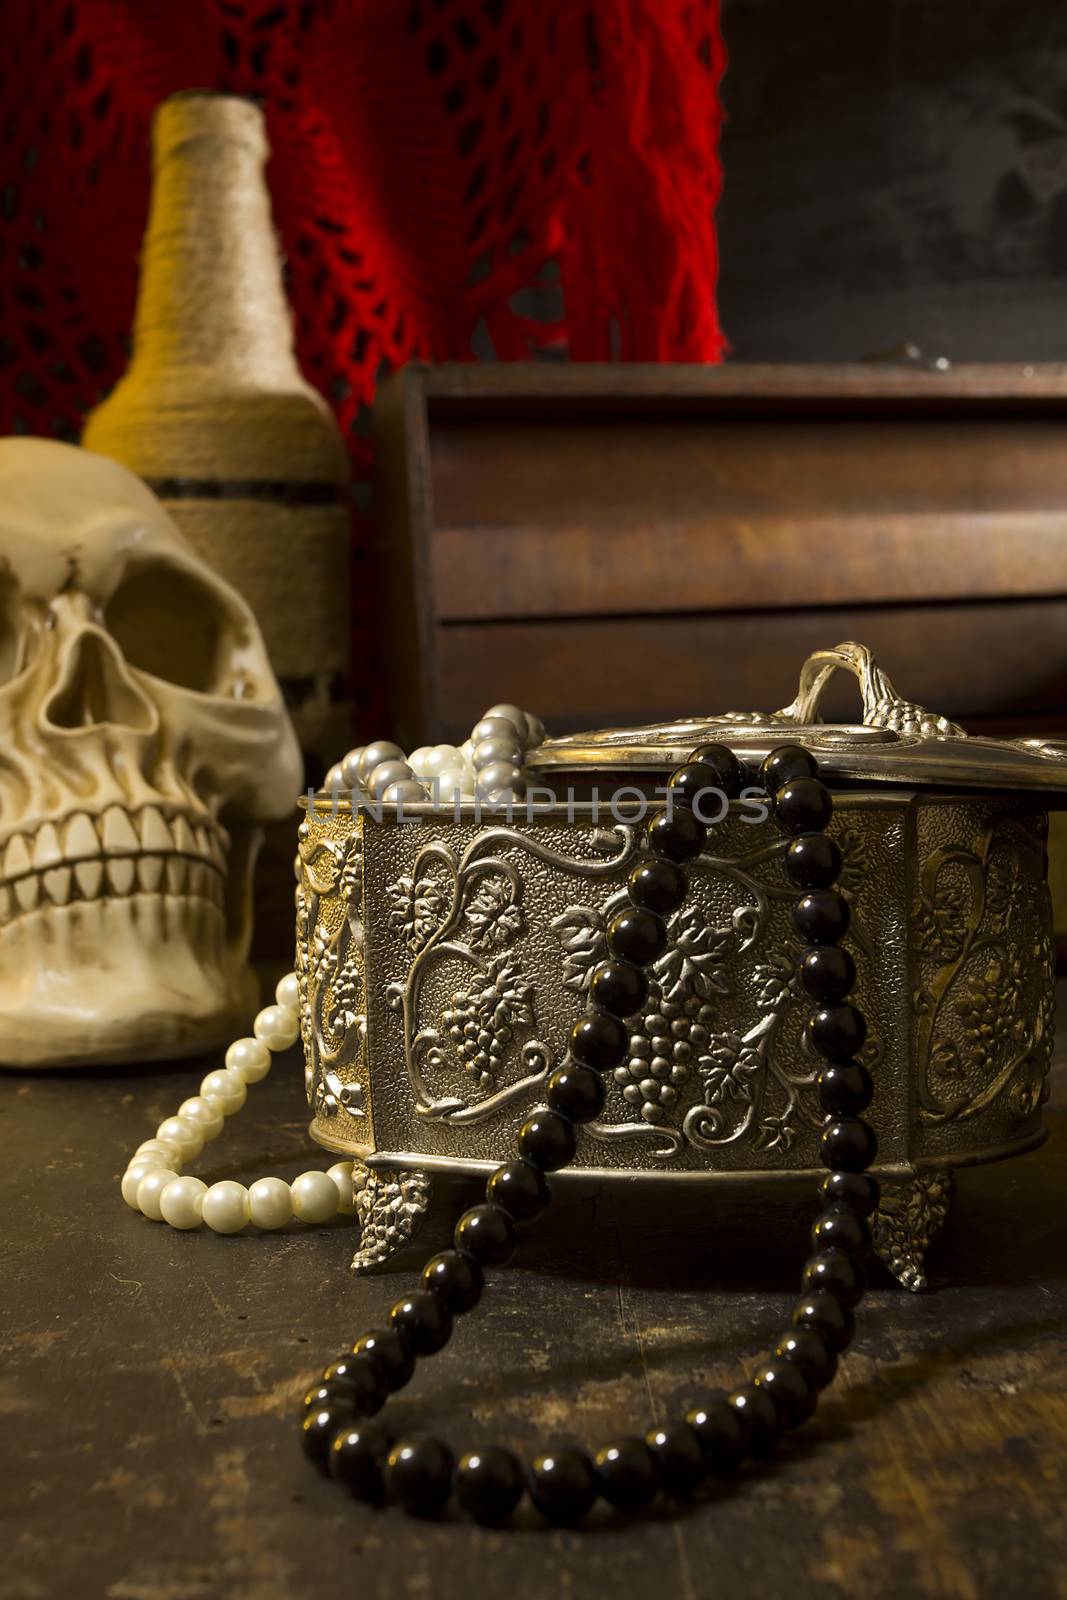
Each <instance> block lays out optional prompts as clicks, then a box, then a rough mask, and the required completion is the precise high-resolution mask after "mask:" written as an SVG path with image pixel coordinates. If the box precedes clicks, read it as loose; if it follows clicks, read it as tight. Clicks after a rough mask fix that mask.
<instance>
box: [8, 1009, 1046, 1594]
mask: <svg viewBox="0 0 1067 1600" xmlns="http://www.w3.org/2000/svg"><path fill="white" fill-rule="evenodd" d="M1062 1009H1063V1008H1062V1006H1061V1012H1062ZM1058 1061H1059V1063H1060V1065H1059V1067H1058V1069H1057V1076H1058V1079H1059V1087H1058V1093H1057V1094H1056V1095H1054V1099H1053V1103H1052V1106H1051V1107H1050V1110H1049V1117H1048V1122H1049V1127H1050V1130H1051V1137H1050V1139H1049V1142H1048V1143H1047V1144H1046V1146H1045V1147H1044V1148H1043V1149H1042V1150H1041V1151H1039V1152H1038V1153H1037V1154H1035V1155H1032V1156H1028V1157H1026V1158H1024V1159H1022V1160H1019V1161H1016V1162H1013V1163H1008V1164H1005V1165H1003V1166H999V1167H986V1168H982V1169H975V1170H969V1171H966V1172H964V1173H963V1174H962V1175H961V1183H960V1194H959V1198H958V1201H957V1205H956V1210H955V1212H954V1215H953V1217H952V1219H951V1220H950V1223H949V1226H948V1228H947V1230H946V1232H945V1234H944V1235H943V1237H942V1240H941V1242H940V1243H939V1245H938V1246H936V1247H935V1250H934V1251H933V1253H932V1260H931V1269H932V1271H931V1277H932V1283H933V1289H932V1291H931V1292H929V1293H927V1294H925V1295H921V1296H912V1295H909V1294H906V1293H905V1292H904V1291H902V1290H900V1289H898V1288H897V1287H895V1286H894V1285H892V1284H891V1283H890V1282H889V1281H888V1279H887V1278H885V1277H884V1275H882V1274H881V1272H880V1270H879V1273H878V1276H877V1279H876V1285H875V1288H874V1290H873V1292H872V1293H871V1294H870V1296H869V1298H868V1300H867V1301H866V1302H865V1303H864V1306H863V1307H862V1311H861V1321H860V1332H859V1335H858V1337H857V1340H856V1343H855V1346H854V1347H853V1349H852V1350H851V1351H850V1353H849V1354H848V1356H847V1358H846V1359H845V1361H844V1363H843V1366H842V1370H841V1373H840V1376H839V1378H838V1380H837V1382H836V1383H835V1385H834V1387H833V1388H832V1389H831V1390H830V1392H829V1394H828V1396H827V1397H826V1400H825V1402H824V1404H823V1406H822V1408H821V1409H820V1411H819V1414H818V1416H817V1418H816V1419H814V1420H813V1421H812V1422H810V1423H809V1424H808V1425H807V1426H806V1427H805V1428H803V1429H802V1430H801V1431H800V1432H799V1433H798V1434H796V1435H794V1436H793V1437H792V1439H791V1441H790V1442H789V1443H788V1445H787V1446H786V1447H785V1448H784V1449H783V1450H782V1451H781V1452H780V1454H779V1455H778V1456H777V1457H776V1458H775V1459H774V1461H773V1462H772V1463H771V1464H770V1465H769V1466H767V1467H765V1468H764V1469H763V1470H761V1471H758V1472H753V1473H751V1474H745V1475H744V1476H742V1477H741V1478H740V1479H739V1480H738V1481H736V1482H735V1483H732V1484H729V1485H727V1486H725V1487H719V1488H716V1489H714V1490H712V1491H711V1492H710V1493H708V1494H707V1496H706V1497H704V1498H702V1499H700V1500H699V1501H698V1502H697V1503H695V1504H693V1505H692V1506H689V1507H686V1508H684V1509H680V1510H678V1511H676V1512H674V1513H670V1512H668V1511H667V1510H666V1509H664V1510H662V1511H660V1512H659V1513H658V1514H657V1515H656V1516H654V1517H653V1518H652V1519H651V1520H645V1521H642V1522H638V1523H633V1524H627V1523H624V1522H620V1521H614V1520H612V1519H610V1518H609V1517H607V1516H606V1515H605V1516H604V1517H603V1518H601V1517H600V1516H599V1515H596V1516H594V1518H592V1519H591V1522H590V1525H588V1526H587V1527H586V1529H585V1530H583V1531H581V1532H570V1531H566V1532H565V1531H556V1530H552V1529H546V1528H544V1527H543V1526H541V1525H536V1526H535V1524H534V1522H533V1520H532V1519H531V1521H530V1522H529V1523H528V1524H524V1525H523V1526H522V1527H520V1528H519V1529H517V1530H515V1531H510V1530H509V1531H488V1530H484V1529H481V1528H477V1527H474V1526H472V1525H471V1524H469V1523H466V1522H460V1521H454V1522H441V1523H432V1522H424V1523H418V1522H412V1521H410V1520H408V1519H406V1518H405V1517H403V1516H402V1515H401V1514H399V1513H398V1512H395V1511H385V1512H380V1511H375V1510H372V1509H368V1508H364V1507H362V1506H359V1505H357V1504H355V1503H353V1502H351V1501H349V1500H348V1498H347V1497H346V1495H345V1494H344V1492H343V1491H342V1490H340V1489H339V1488H338V1487H337V1486H336V1485H334V1484H332V1483H329V1482H326V1481H323V1480H321V1479H319V1478H317V1477H316V1476H315V1474H314V1473H313V1472H312V1470H311V1469H310V1467H308V1465H307V1463H306V1462H305V1461H304V1460H303V1458H302V1456H301V1455H300V1453H299V1450H298V1446H297V1442H296V1433H295V1418H296V1412H297V1410H298V1408H299V1403H300V1397H301V1394H302V1392H303V1389H304V1387H305V1385H306V1383H307V1381H308V1380H309V1379H310V1378H311V1377H312V1376H313V1375H314V1374H315V1371H316V1369H317V1368H318V1367H320V1366H321V1365H322V1364H323V1363H324V1362H325V1361H326V1360H328V1359H330V1358H332V1357H333V1356H334V1355H335V1354H337V1353H339V1351H340V1350H341V1349H342V1348H343V1346H344V1345H345V1344H346V1343H348V1342H350V1341H351V1339H352V1338H354V1337H355V1336H356V1335H357V1334H359V1333H360V1332H362V1331H363V1330H364V1329H365V1328H367V1327H369V1326H372V1325H374V1324H375V1323H379V1322H380V1320H381V1318H382V1316H383V1314H384V1312H385V1310H386V1308H387V1307H388V1305H389V1304H390V1303H391V1301H392V1300H393V1299H394V1298H395V1297H396V1295H397V1294H398V1293H399V1292H400V1291H402V1290H404V1289H408V1288H410V1287H412V1286H413V1285H414V1284H415V1282H416V1274H417V1271H418V1268H419V1266H420V1265H421V1262H422V1260H423V1259H424V1257H425V1256H426V1255H427V1254H428V1248H429V1246H430V1244H431V1243H433V1242H434V1241H437V1242H443V1241H444V1238H445V1236H446V1234H447V1231H448V1226H449V1218H450V1217H451V1216H453V1215H454V1211H455V1208H457V1207H459V1206H460V1205H461V1204H462V1203H463V1201H464V1199H465V1198H466V1197H467V1195H468V1194H469V1191H465V1190H462V1189H460V1190H457V1191H453V1192H451V1193H447V1194H445V1195H443V1196H440V1197H439V1199H438V1202H437V1204H436V1206H435V1208H434V1216H433V1218H432V1221H431V1223H430V1224H429V1225H428V1227H427V1229H426V1230H425V1231H424V1233H423V1236H422V1238H421V1240H419V1241H418V1242H417V1243H416V1244H415V1245H414V1246H413V1247H411V1248H410V1249H409V1250H408V1251H407V1252H406V1254H405V1255H404V1256H402V1257H400V1258H399V1259H398V1261H397V1263H396V1264H395V1265H394V1267H393V1269H392V1270H391V1271H389V1272H387V1273H385V1274H383V1275H380V1276H378V1277H373V1278H369V1279H356V1278H354V1277H352V1276H351V1274H350V1273H349V1272H348V1260H349V1257H350V1256H351V1253H352V1249H353V1243H354V1238H353V1230H352V1228H351V1226H350V1225H349V1223H348V1222H346V1221H342V1222H339V1223H338V1224H336V1225H335V1226H332V1227H330V1228H326V1229H319V1230H308V1231H300V1230H298V1229H296V1228H295V1227H294V1229H293V1231H291V1232H287V1233H285V1234H282V1235H280V1236H256V1235H253V1234H249V1235H248V1236H247V1237H245V1236H239V1237H235V1238H218V1237H215V1236H213V1235H211V1234H208V1233H199V1232H198V1233H191V1234H177V1233H174V1232H172V1231H170V1230H169V1229H167V1228H165V1227H162V1226H158V1225H153V1224H151V1223H149V1222H147V1221H145V1220H144V1219H143V1218H139V1217H137V1216H135V1215H134V1214H133V1213H132V1212H130V1211H128V1210H127V1209H126V1208H125V1207H124V1206H123V1204H122V1201H121V1199H120V1197H119V1193H118V1180H119V1177H120V1175H121V1172H122V1170H123V1168H124V1165H125V1158H126V1154H127V1152H128V1151H129V1150H131V1149H132V1148H133V1146H134V1145H135V1144H136V1143H138V1142H139V1141H140V1140H141V1139H143V1138H146V1137H148V1136H149V1134H150V1133H151V1131H152V1129H153V1128H154V1126H155V1124H156V1123H157V1122H158V1121H159V1119H160V1118H161V1117H162V1116H164V1115H168V1114H170V1113H171V1112H172V1111H173V1109H174V1108H175V1107H176V1105H177V1104H178V1102H179V1101H180V1100H181V1099H182V1098H183V1096H184V1095H185V1094H187V1093H189V1092H190V1090H189V1083H190V1080H191V1078H192V1076H193V1074H192V1072H191V1070H190V1069H189V1068H188V1067H186V1068H184V1069H182V1070H174V1069H170V1068H167V1069H161V1070H148V1071H143V1072H141V1073H138V1074H133V1073H125V1072H123V1073H120V1072H114V1073H110V1074H96V1075H93V1076H91V1077H90V1076H86V1075H80V1074H73V1073H71V1074H62V1075H55V1076H44V1075H42V1076H39V1077H37V1078H34V1079H30V1078H26V1077H22V1078H19V1077H16V1076H6V1077H4V1078H3V1079H2V1080H0V1107H2V1110H3V1117H2V1120H0V1129H2V1140H3V1143H2V1151H3V1158H2V1162H0V1191H2V1198H0V1208H2V1214H3V1217H4V1222H5V1225H4V1230H3V1234H4V1243H3V1257H2V1259H3V1285H4V1290H3V1305H2V1308H0V1339H2V1345H3V1364H2V1367H0V1406H2V1410H3V1414H4V1428H3V1438H4V1469H3V1474H2V1487H0V1495H2V1502H0V1515H2V1523H0V1528H2V1545H3V1548H4V1549H5V1550H6V1555H5V1556H4V1557H3V1559H2V1560H0V1596H2V1597H3V1600H31V1597H32V1600H38V1597H47V1600H65V1597H66V1596H78V1597H85V1600H93V1597H97V1596H99V1597H106V1600H202V1597H212V1600H214V1597H226V1600H230V1597H232V1600H283V1597H284V1600H289V1597H293V1600H320V1597H321V1600H326V1597H327V1596H329V1597H331V1600H332V1597H333V1596H335V1595H339V1594H351V1595H353V1596H367V1597H370V1600H378V1597H382V1600H385V1597H387V1596H388V1597H393V1596H396V1597H408V1596H412V1597H423V1596H431V1595H432V1596H434V1597H439V1600H452V1597H453V1596H457V1597H458V1596H460V1595H464V1596H466V1595H471V1596H475V1597H477V1600H495V1597H497V1596H508V1597H509V1600H520V1597H526V1596H530V1597H541V1596H546V1597H547V1596H549V1595H558V1596H564V1597H570V1596H586V1595H588V1596H594V1595H596V1596H600V1595H606V1596H618V1597H619V1600H627V1597H631V1596H640V1595H642V1594H643V1593H645V1592H648V1591H649V1590H650V1589H654V1590H655V1591H656V1593H657V1594H664V1595H670V1596H678V1597H679V1600H703V1597H704V1596H717V1595H724V1596H730V1597H731V1600H738V1597H740V1600H747V1597H764V1596H767V1597H776V1596H779V1595H782V1596H784V1595H789V1596H799V1597H802V1596H808V1595H811V1596H818V1597H819V1600H827V1597H835V1596H848V1597H849V1600H851V1597H853V1596H855V1595H863V1596H865V1597H867V1600H881V1597H885V1600H899V1597H901V1596H922V1597H926V1596H938V1597H940V1596H952V1597H957V1596H959V1597H962V1600H984V1597H986V1596H993V1595H996V1596H997V1597H998V1600H1010V1597H1012V1596H1021V1597H1025V1600H1045V1597H1054V1596H1060V1597H1062V1596H1067V1532H1065V1527H1064V1521H1065V1500H1067V1496H1065V1486H1067V1362H1065V1347H1067V1337H1065V1330H1067V1207H1065V1204H1064V1181H1063V1180H1064V1176H1065V1174H1067V1109H1056V1103H1057V1100H1058V1101H1059V1104H1060V1105H1061V1106H1064V1107H1067V1093H1065V1092H1064V1090H1067V1052H1065V1050H1064V1048H1063V1047H1062V1046H1061V1047H1060V1049H1059V1052H1058ZM305 1121H306V1113H305V1107H304V1102H303V1097H302V1072H301V1069H300V1065H299V1062H298V1061H297V1059H296V1057H295V1054H291V1055H290V1056H289V1057H287V1058H285V1060H284V1062H283V1063H280V1064H279V1066H278V1068H276V1071H275V1073H274V1075H273V1076H272V1078H271V1079H270V1080H268V1081H267V1082H266V1083H264V1084H262V1085H259V1086H257V1087H256V1088H255V1089H254V1090H253V1093H252V1096H251V1097H250V1109H248V1110H246V1112H245V1113H244V1115H243V1116H242V1117H240V1118H238V1120H237V1122H236V1123H235V1124H234V1125H233V1127H232V1131H231V1132H230V1133H229V1134H228V1135H226V1136H224V1138H223V1140H222V1141H221V1143H220V1144H218V1145H215V1146H213V1147H212V1149H211V1154H210V1157H209V1160H208V1162H207V1164H206V1166H204V1167H203V1168H202V1172H203V1175H204V1176H205V1177H207V1178H208V1179H209V1181H210V1179H211V1178H212V1177H219V1176H222V1175H224V1174H229V1173H234V1174H235V1175H238V1176H243V1177H245V1178H247V1179H248V1180H249V1181H250V1179H251V1177H252V1176H253V1175H255V1174H259V1173H263V1172H265V1171H271V1170H274V1171H278V1172H280V1173H282V1174H283V1175H285V1176H293V1175H295V1173H296V1172H298V1171H300V1170H302V1169H303V1167H305V1166H311V1165H315V1164H321V1157H320V1156H319V1155H318V1154H317V1153H316V1154H315V1155H313V1156H311V1157H310V1158H308V1156H307V1154H306V1135H305V1132H304V1127H305ZM798 1201H799V1202H800V1203H798ZM809 1215H810V1196H807V1195H804V1194H803V1193H801V1195H800V1196H796V1195H792V1194H790V1193H788V1192H787V1191H782V1190H779V1189H777V1188H775V1189H772V1190H771V1191H770V1192H767V1191H764V1192H762V1193H761V1192H759V1191H746V1192H744V1193H738V1194H735V1195H732V1196H731V1197H730V1198H729V1199H726V1198H723V1197H721V1196H720V1195H719V1194H718V1193H716V1194H715V1195H712V1196H708V1197H707V1198H706V1199H703V1200H699V1199H698V1200H692V1199H691V1200H688V1201H687V1202H686V1206H685V1210H684V1212H683V1211H682V1210H680V1209H679V1208H678V1207H677V1206H675V1205H673V1204H672V1205H670V1206H667V1205H663V1206H662V1207H661V1208H659V1209H657V1210H656V1211H653V1210H651V1208H650V1205H649V1202H648V1200H647V1199H635V1198H627V1199H625V1200H618V1199H616V1200H610V1201H609V1199H608V1198H607V1197H606V1196H603V1195H602V1196H599V1197H596V1198H586V1199H582V1200H575V1201H572V1202H571V1203H569V1204H565V1203H562V1202H558V1203H557V1206H556V1207H554V1208H553V1213H550V1216H549V1218H547V1219H545V1222H544V1226H543V1227H542V1228H541V1229H540V1230H539V1231H537V1232H535V1233H534V1234H532V1235H531V1237H530V1240H529V1244H528V1245H527V1246H526V1247H525V1248H524V1250H523V1251H522V1253H521V1258H520V1260H519V1261H518V1262H517V1264H515V1265H513V1266H512V1267H510V1268H508V1269H505V1270H502V1271H499V1272H498V1273H496V1274H495V1275H494V1278H493V1280H492V1288H491V1291H490V1292H488V1293H487V1294H486V1296H485V1298H484V1300H483V1302H482V1305H481V1307H480V1308H479V1310H478V1311H477V1312H476V1313H474V1314H473V1315H472V1316H471V1317H468V1318H466V1319H464V1321H463V1322H462V1324H461V1329H460V1331H459V1333H458V1334H457V1336H456V1337H455V1338H454V1339H453V1341H452V1343H451V1344H450V1345H449V1347H448V1348H447V1349H446V1350H445V1352H444V1353H443V1354H442V1355H440V1356H439V1357H438V1358H437V1359H436V1360H435V1361H434V1362H433V1363H432V1364H427V1365H426V1366H425V1367H424V1368H423V1369H422V1372H421V1374H420V1376H419V1378H418V1379H417V1380H416V1382H415V1384H413V1385H412V1387H411V1389H409V1390H407V1391H405V1392H404V1395H403V1397H402V1398H400V1399H399V1400H398V1402H396V1403H395V1415H396V1417H397V1420H398V1422H400V1423H402V1424H403V1419H404V1418H405V1417H408V1418H410V1419H412V1423H414V1421H415V1419H418V1422H419V1423H420V1424H422V1423H431V1424H434V1425H437V1424H441V1425H444V1426H447V1428H448V1431H449V1433H450V1436H451V1438H452V1439H453V1440H454V1441H455V1442H456V1443H458V1444H460V1445H464V1444H467V1443H468V1442H473V1441H474V1440H475V1439H477V1438H484V1437H485V1436H486V1434H487V1433H492V1434H493V1435H497V1436H506V1437H509V1438H510V1439H511V1441H512V1442H513V1443H516V1444H518V1445H520V1446H529V1445H530V1444H532V1442H533V1440H534V1438H535V1437H536V1436H538V1435H540V1434H544V1433H548V1434H551V1435H554V1436H555V1437H557V1438H558V1437H560V1436H561V1435H571V1436H576V1437H578V1438H580V1439H581V1440H583V1441H585V1442H587V1443H591V1442H594V1441H598V1440H602V1439H603V1438H604V1437H605V1436H607V1435H609V1434H611V1433H613V1432H624V1431H632V1430H633V1429H634V1428H635V1426H636V1427H639V1428H644V1427H645V1426H647V1425H648V1423H649V1422H650V1421H651V1420H652V1419H653V1418H656V1419H662V1418H665V1417H667V1416H669V1415H672V1414H675V1413H677V1412H678V1411H679V1410H680V1408H681V1407H682V1406H683V1405H684V1404H685V1403H686V1402H687V1400H688V1399H689V1398H690V1397H694V1396H696V1395H698V1394H699V1393H700V1391H701V1388H702V1386H703V1385H705V1384H708V1383H710V1384H716V1383H721V1382H729V1381H731V1380H733V1381H736V1378H737V1376H738V1375H739V1373H740V1372H741V1370H742V1368H743V1367H744V1366H746V1365H747V1363H748V1362H749V1360H750V1359H751V1358H754V1357H755V1356H756V1355H757V1354H758V1353H760V1352H761V1350H763V1349H765V1348H766V1347H767V1343H768V1340H769V1339H770V1338H771V1337H772V1336H773V1335H774V1334H775V1333H776V1331H777V1330H778V1328H779V1327H780V1326H781V1324H782V1321H783V1318H784V1317H785V1314H786V1311H787V1308H788V1306H789V1305H790V1304H791V1291H792V1287H793V1286H794V1284H795V1281H796V1278H797V1273H798V1268H799V1262H800V1260H801V1258H802V1254H803V1248H804V1244H805V1233H806V1222H807V1218H808V1216H809Z"/></svg>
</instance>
